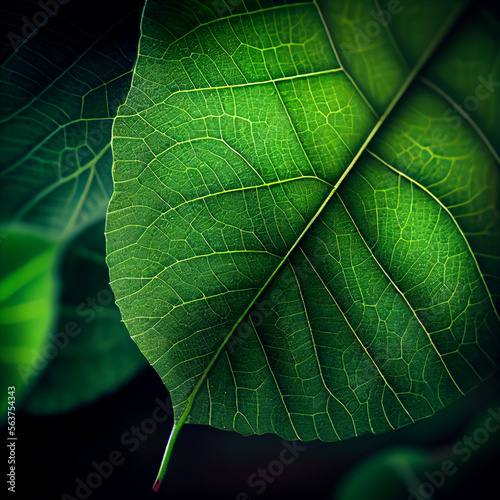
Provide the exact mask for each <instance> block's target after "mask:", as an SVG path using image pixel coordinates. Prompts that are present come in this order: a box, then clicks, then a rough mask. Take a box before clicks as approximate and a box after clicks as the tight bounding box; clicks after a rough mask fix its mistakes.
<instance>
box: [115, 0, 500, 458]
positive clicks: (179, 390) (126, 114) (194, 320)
mask: <svg viewBox="0 0 500 500" xmlns="http://www.w3.org/2000/svg"><path fill="white" fill-rule="evenodd" d="M415 3H416V2H414V3H413V4H415ZM376 4H377V2H373V3H372V2H367V1H351V2H331V3H328V2H320V5H318V4H317V3H316V2H299V3H296V2H288V3H286V2H275V3H270V2H265V3H264V4H263V5H257V4H256V3H254V2H242V5H241V6H239V7H238V9H236V10H235V11H234V12H233V14H232V15H230V13H229V12H227V13H226V16H227V17H223V18H218V17H217V10H214V11H213V12H212V9H213V8H214V7H211V6H212V3H211V2H208V1H207V2H196V1H189V2H184V3H183V4H182V7H179V6H177V7H176V8H175V9H174V8H171V7H170V6H169V5H168V4H166V3H165V2H160V1H156V0H150V1H149V2H148V3H147V5H146V10H145V13H144V17H143V23H142V38H141V41H140V48H139V58H138V61H137V64H136V68H135V72H134V77H133V82H132V88H131V91H130V94H129V96H128V99H127V102H126V103H125V105H123V106H122V107H121V108H120V110H119V114H118V117H117V118H116V120H115V123H114V129H113V154H114V186H115V191H114V195H113V198H112V200H111V204H110V207H109V209H108V218H107V227H106V231H107V245H108V246H107V251H108V265H109V267H110V276H111V280H112V287H113V290H114V292H115V295H116V299H117V303H118V305H119V307H120V309H121V312H122V316H123V319H124V321H125V323H126V325H127V328H128V329H129V331H130V333H131V335H132V337H133V338H134V340H135V341H136V342H137V344H138V346H139V348H140V349H141V351H142V352H143V353H144V354H145V356H146V357H147V358H148V360H149V362H150V363H151V364H152V365H153V366H154V368H155V369H156V370H157V372H158V373H159V375H160V376H161V378H162V380H163V381H164V383H165V385H166V386H167V388H168V389H169V391H170V393H171V396H172V401H173V403H174V409H175V417H176V421H177V426H176V429H177V430H175V429H174V434H173V439H171V443H173V442H174V441H175V436H176V433H177V432H178V429H179V428H180V426H181V425H182V424H183V423H184V422H189V423H198V424H209V425H212V426H215V427H218V428H221V429H228V430H235V431H237V432H240V433H242V434H245V435H248V434H262V433H268V432H271V433H276V434H279V435H280V436H282V437H284V438H286V439H301V440H311V439H321V440H325V441H335V440H341V439H347V438H351V437H353V436H359V435H363V434H370V433H380V432H385V431H389V430H391V429H397V428H399V427H402V426H404V425H407V424H410V423H412V422H415V421H416V420H419V419H422V418H425V417H428V416H430V415H432V414H433V413H435V412H436V411H437V410H439V409H441V408H443V407H445V406H447V405H448V404H449V403H451V402H452V401H454V400H456V399H457V398H459V397H460V396H462V395H463V394H466V393H467V392H469V391H471V390H472V389H473V388H475V387H476V386H477V385H478V384H479V383H480V382H481V381H482V380H484V379H485V378H487V377H489V376H490V375H491V374H492V373H494V371H495V370H496V368H497V362H498V354H499V340H498V332H499V331H500V328H499V327H500V324H499V318H498V315H497V312H496V310H495V307H494V305H493V300H492V297H493V296H492V292H491V291H490V289H489V287H490V286H492V283H493V281H492V280H494V279H495V276H496V275H497V274H495V272H493V271H492V266H493V267H494V259H498V249H497V248H496V247H495V246H494V245H496V243H491V240H492V237H491V236H492V235H493V233H494V232H495V231H496V229H494V228H495V227H497V224H498V209H497V208H498V167H499V165H498V160H497V158H498V156H497V155H496V154H495V151H496V149H495V148H493V147H492V144H489V145H488V144H487V142H486V141H485V135H486V132H483V133H480V131H481V130H482V128H481V127H482V115H479V114H478V115H477V126H476V127H474V126H473V125H472V124H471V123H470V122H469V121H466V120H464V121H463V123H462V124H461V126H460V127H459V128H453V123H451V122H450V121H449V120H448V121H447V120H446V117H445V118H443V116H442V113H443V110H446V108H447V107H449V106H450V103H449V101H448V100H447V99H446V97H445V96H444V95H443V94H448V92H449V89H448V88H447V86H446V85H447V82H453V84H456V82H457V81H459V80H458V77H457V76H456V75H455V74H451V71H450V69H449V68H451V66H452V65H455V66H454V67H455V68H457V67H458V66H456V64H458V63H456V62H454V61H455V59H454V58H456V57H458V56H457V55H456V54H451V55H450V54H448V53H446V52H444V53H441V52H438V53H437V55H435V54H434V53H435V51H436V50H437V48H438V47H439V46H440V43H441V42H442V41H443V40H444V39H445V38H446V37H447V36H448V34H449V32H450V30H452V26H453V25H454V24H455V23H456V21H457V19H458V17H459V16H460V14H461V12H463V7H464V3H463V2H439V6H437V5H433V4H437V2H427V1H426V2H421V7H420V8H416V7H415V6H414V5H413V4H412V6H411V7H410V6H409V5H408V4H406V3H405V2H401V5H402V6H403V7H404V6H405V5H406V7H404V8H403V10H402V11H401V12H400V13H399V14H398V15H400V16H403V17H401V18H399V20H398V19H397V15H396V14H395V15H394V16H393V17H394V20H393V22H394V23H395V24H392V23H389V25H388V26H384V27H382V28H381V29H380V35H379V36H378V37H375V36H374V37H372V38H371V41H370V43H369V45H367V47H366V48H363V47H360V48H358V49H357V50H358V51H360V53H359V54H358V53H356V58H355V57H354V54H352V57H351V60H347V58H346V57H345V56H343V55H342V50H339V47H342V44H352V43H354V42H353V38H352V33H351V34H350V32H349V30H348V27H349V26H352V27H360V26H361V28H363V26H364V25H363V22H362V19H365V18H366V16H367V15H366V12H365V10H366V9H368V14H369V11H370V9H376ZM406 8H408V10H405V9H406ZM214 9H215V8H214ZM410 14H411V16H410ZM477 15H478V16H479V15H480V14H477ZM408 16H410V17H408ZM466 17H467V19H469V18H470V22H471V23H473V22H476V21H474V19H476V13H475V10H474V8H473V7H471V9H470V10H468V11H467V15H466ZM428 19H431V21H429V23H430V26H431V28H432V29H427V28H425V29H417V28H418V27H419V26H426V23H427V22H428ZM401 23H402V24H401ZM405 23H406V24H405ZM404 25H408V26H409V27H410V26H411V29H410V28H408V30H407V32H405V30H404V29H402V28H401V26H404ZM392 27H394V28H395V30H394V32H392V31H391V29H392ZM396 28H397V29H396ZM491 29H493V28H491ZM473 32H474V35H475V36H476V37H477V41H476V43H477V44H478V45H481V44H485V46H486V49H485V50H484V51H481V50H478V51H477V52H476V54H475V57H476V58H479V59H481V58H482V57H485V58H486V57H489V55H488V54H491V52H492V51H494V50H496V49H491V48H490V46H489V44H490V43H491V37H488V36H486V35H485V33H483V31H482V30H477V29H475V30H473ZM403 36H405V37H406V38H405V40H404V41H401V40H400V39H401V37H403ZM449 36H451V37H460V36H461V30H460V28H459V27H458V28H457V30H452V31H451V35H449ZM495 40H496V41H498V30H497V31H496V32H495ZM452 47H453V46H452ZM450 50H451V49H450ZM433 57H436V58H437V59H436V62H435V63H434V62H433V65H431V66H430V68H440V69H439V71H440V72H441V73H440V74H441V75H446V74H447V73H448V72H449V73H450V74H449V76H448V78H449V80H448V79H447V78H446V77H444V76H443V78H442V80H440V81H439V82H438V83H435V86H439V90H437V89H436V88H434V87H432V86H429V85H427V84H425V83H424V82H423V81H422V80H419V79H417V77H419V75H420V74H421V71H422V70H423V68H424V65H425V64H426V63H427V62H429V61H431V59H432V58H433ZM382 61H384V64H382ZM449 61H450V62H449ZM485 64H487V63H486V62H485ZM448 65H450V66H448ZM460 71H462V70H460ZM426 72H427V73H426ZM431 74H432V71H431V70H430V69H428V70H427V69H425V70H424V73H423V75H427V79H429V80H430V79H431V76H432V75H431ZM464 85H465V82H464ZM463 91H464V92H465V95H467V92H469V89H468V88H467V86H464V89H463ZM496 103H498V101H496V100H495V101H489V102H488V101H484V103H483V102H482V103H481V106H483V105H487V106H496ZM498 111H499V109H498V106H497V107H496V113H497V116H498ZM436 127H439V128H441V129H442V130H441V132H442V134H441V137H443V134H444V135H445V136H446V140H445V141H442V142H441V143H439V144H437V143H436V142H435V141H434V142H433V143H432V144H431V143H430V141H431V139H432V138H433V137H434V136H435V135H436V134H435V128H436ZM480 235H484V237H481V236H480ZM492 245H493V246H492ZM497 262H498V260H497ZM169 449H171V447H170V445H169ZM169 453H170V451H167V458H168V456H169Z"/></svg>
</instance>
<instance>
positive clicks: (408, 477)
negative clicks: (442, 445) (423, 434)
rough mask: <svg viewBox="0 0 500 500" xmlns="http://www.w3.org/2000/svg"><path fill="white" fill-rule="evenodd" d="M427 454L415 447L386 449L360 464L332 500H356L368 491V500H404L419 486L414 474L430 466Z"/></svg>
mask: <svg viewBox="0 0 500 500" xmlns="http://www.w3.org/2000/svg"><path fill="white" fill-rule="evenodd" d="M433 465H434V463H433V460H432V458H431V455H430V453H429V452H426V451H424V450H420V449H418V448H416V447H407V448H399V447H398V448H389V449H387V450H384V451H381V452H379V453H376V454H375V455H373V456H372V457H370V458H368V459H366V460H364V461H362V462H361V463H360V464H358V465H357V466H356V467H354V469H353V470H352V471H350V472H349V473H348V474H347V476H346V477H345V478H344V479H343V480H342V482H341V484H340V486H339V488H338V491H337V492H336V493H335V495H334V496H332V500H358V499H359V498H363V497H364V496H366V490H367V488H369V489H370V499H373V500H396V499H400V498H407V497H408V496H410V495H409V494H408V492H409V489H410V488H412V487H413V488H415V487H417V489H418V486H419V485H420V484H419V482H418V478H417V474H422V473H423V472H425V470H426V469H428V468H430V467H431V466H433Z"/></svg>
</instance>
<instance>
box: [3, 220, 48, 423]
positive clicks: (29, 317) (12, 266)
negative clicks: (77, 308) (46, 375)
mask: <svg viewBox="0 0 500 500" xmlns="http://www.w3.org/2000/svg"><path fill="white" fill-rule="evenodd" d="M56 262H57V244H56V243H55V242H53V241H51V240H48V239H46V238H44V237H42V236H35V235H33V234H30V233H29V232H26V231H25V230H23V229H22V228H19V227H18V228H15V227H6V226H3V227H1V228H0V263H1V266H0V327H1V334H0V335H1V341H0V367H1V373H2V381H3V384H4V391H3V394H2V397H1V405H2V406H1V409H0V414H1V415H2V418H4V416H5V415H6V414H7V396H8V394H7V386H9V387H10V386H13V387H15V388H16V389H15V397H16V409H17V407H18V405H19V404H21V403H22V401H23V399H24V397H25V395H26V393H27V389H28V387H29V385H30V384H31V382H32V380H33V378H32V377H30V376H29V373H30V372H31V371H32V362H33V360H34V359H36V358H38V355H39V353H40V351H41V349H42V347H43V346H44V344H45V340H46V334H47V331H48V330H49V329H50V327H51V326H52V324H53V320H54V316H55V314H56V305H55V298H56V294H57V291H58V290H57V280H56V278H55V265H56ZM7 263H8V265H7Z"/></svg>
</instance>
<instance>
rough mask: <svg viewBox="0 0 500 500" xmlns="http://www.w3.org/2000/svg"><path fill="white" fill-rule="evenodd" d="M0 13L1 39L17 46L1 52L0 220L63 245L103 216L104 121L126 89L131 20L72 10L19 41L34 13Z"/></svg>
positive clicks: (126, 10) (133, 12) (20, 9)
mask: <svg viewBox="0 0 500 500" xmlns="http://www.w3.org/2000/svg"><path fill="white" fill-rule="evenodd" d="M49 3H50V2H49ZM88 9H92V10H93V12H94V15H93V16H92V17H91V16H88V15H82V13H81V11H82V10H88ZM6 11H7V13H6V19H7V18H8V19H12V20H11V24H8V25H7V26H5V28H6V29H5V32H7V30H8V32H9V33H7V34H8V35H16V36H18V37H20V38H22V39H23V41H22V42H21V41H20V40H19V39H18V38H15V37H13V36H12V37H11V38H12V39H15V40H16V41H17V42H19V45H18V43H13V46H11V47H9V48H5V47H3V49H4V52H6V51H7V50H9V49H10V53H9V55H8V57H6V59H5V61H4V62H3V64H2V66H1V67H0V84H1V91H0V151H1V155H0V182H1V193H0V217H1V218H2V219H4V220H18V221H23V222H24V223H27V224H30V225H33V226H35V227H41V228H43V229H44V230H45V231H46V232H47V233H50V234H51V235H53V236H54V237H57V238H68V237H71V235H72V234H74V233H76V232H78V231H80V230H81V229H83V228H85V227H87V226H88V225H91V224H93V223H94V222H96V221H98V220H101V219H103V218H104V216H105V214H106V208H107V204H108V202H109V198H110V196H111V191H112V180H111V164H112V154H111V147H110V140H111V126H112V119H113V118H114V116H115V114H116V111H117V108H118V106H119V105H120V104H121V103H122V102H123V101H124V100H125V96H126V93H127V91H128V89H129V87H130V80H131V76H132V72H131V70H132V66H133V62H134V58H135V55H136V51H137V39H138V36H139V33H138V23H139V14H140V11H139V9H138V6H137V2H133V1H127V2H125V3H124V4H123V6H122V8H121V9H109V8H108V7H107V6H106V5H105V4H103V3H102V2H82V1H72V2H71V3H70V4H68V5H60V6H59V9H58V12H56V13H55V14H54V15H53V16H51V17H50V18H49V19H48V21H47V24H46V25H45V26H44V25H42V26H40V27H39V28H38V29H37V30H35V32H33V33H31V36H29V37H27V38H25V37H24V35H23V34H22V30H23V28H24V32H25V33H26V32H27V33H30V31H32V30H30V29H29V27H28V25H27V23H28V22H30V20H31V19H32V18H33V17H36V14H37V13H40V12H42V14H43V10H41V9H40V5H38V4H37V3H36V2H33V4H32V5H31V8H30V5H29V4H28V5H26V3H25V4H23V3H21V2H17V3H16V4H13V5H9V6H8V7H7V8H6ZM22 14H25V15H24V16H22ZM34 15H35V16H34ZM38 17H40V16H38ZM38 17H37V18H38ZM4 22H7V21H4ZM51 27H52V29H51ZM9 39H10V38H9ZM14 48H15V49H16V50H15V51H14Z"/></svg>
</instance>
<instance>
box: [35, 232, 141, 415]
mask: <svg viewBox="0 0 500 500" xmlns="http://www.w3.org/2000/svg"><path fill="white" fill-rule="evenodd" d="M60 275H61V288H62V291H61V298H60V306H59V307H60V312H59V320H58V325H57V329H56V328H54V331H55V332H56V334H55V335H54V336H52V339H51V342H50V345H52V346H54V347H53V349H54V351H55V352H56V353H57V356H55V357H54V359H53V361H51V362H50V364H49V366H48V368H47V369H46V370H45V371H43V373H42V374H41V377H40V378H39V379H38V381H37V383H36V385H35V387H34V388H33V390H32V392H31V393H30V397H29V398H27V400H26V404H25V409H27V410H28V411H30V412H32V413H37V414H50V413H59V412H61V411H67V410H71V409H73V408H74V407H76V406H78V405H82V404H84V403H87V402H90V401H93V400H95V399H97V398H98V397H100V396H103V395H105V394H108V393H110V392H112V391H113V390H115V389H116V388H118V387H119V386H120V385H122V384H124V383H126V382H127V381H128V380H130V379H131V378H132V377H133V376H134V375H136V374H137V372H138V371H139V370H141V369H143V368H144V367H145V366H146V364H147V363H146V360H145V359H144V357H143V356H142V355H141V354H140V353H139V351H138V349H137V346H136V345H135V344H134V343H133V342H132V341H131V340H130V337H129V335H128V333H127V329H126V328H125V326H124V325H123V323H122V322H121V318H120V311H119V310H118V307H117V306H116V305H115V302H114V297H113V294H112V292H111V290H110V289H109V285H108V282H109V274H108V269H107V267H106V263H105V260H104V227H103V223H102V222H101V223H99V224H96V225H94V226H92V227H90V228H89V229H87V230H86V231H83V232H82V233H81V234H80V236H78V237H77V238H76V239H75V240H74V241H72V242H71V244H70V245H69V248H68V249H67V250H66V254H65V256H64V259H63V262H62V268H61V271H60ZM82 276H84V277H86V278H85V279H82ZM75 285H76V286H75ZM68 331H69V332H71V334H70V335H68V334H67V333H66V332H68ZM60 332H61V333H60Z"/></svg>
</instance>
